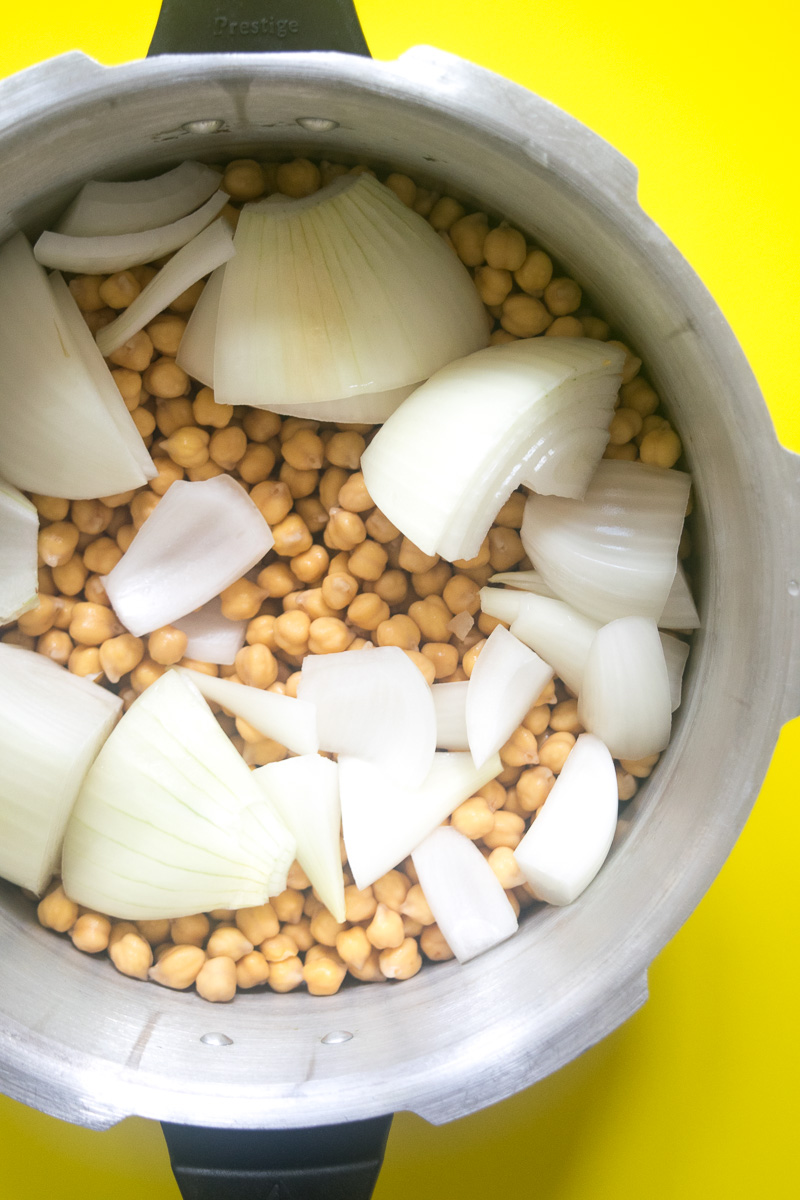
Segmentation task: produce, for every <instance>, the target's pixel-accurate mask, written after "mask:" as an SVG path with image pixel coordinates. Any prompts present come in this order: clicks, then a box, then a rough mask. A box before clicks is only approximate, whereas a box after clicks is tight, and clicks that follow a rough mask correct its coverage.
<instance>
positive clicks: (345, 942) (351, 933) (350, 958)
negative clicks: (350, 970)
mask: <svg viewBox="0 0 800 1200" xmlns="http://www.w3.org/2000/svg"><path fill="white" fill-rule="evenodd" d="M336 951H337V953H338V955H339V957H340V958H341V960H342V962H344V963H345V964H346V965H347V966H348V967H350V966H353V967H358V968H361V967H363V966H364V964H365V963H366V961H367V959H368V958H369V956H370V954H371V953H372V943H371V942H370V940H369V938H368V937H367V935H366V933H365V932H364V930H363V928H362V927H361V926H360V925H354V926H352V928H350V929H343V930H342V931H341V933H339V934H337V935H336Z"/></svg>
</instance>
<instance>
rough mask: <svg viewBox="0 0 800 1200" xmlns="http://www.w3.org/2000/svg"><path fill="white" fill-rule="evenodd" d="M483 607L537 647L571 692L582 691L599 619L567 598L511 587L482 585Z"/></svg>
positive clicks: (528, 642)
mask: <svg viewBox="0 0 800 1200" xmlns="http://www.w3.org/2000/svg"><path fill="white" fill-rule="evenodd" d="M481 608H482V609H483V611H484V612H485V613H488V614H489V616H491V617H498V618H499V619H500V620H501V621H508V622H509V623H510V625H511V633H513V635H514V637H516V638H519V640H520V641H521V642H524V643H525V645H526V646H530V648H531V649H532V650H535V651H536V653H537V654H538V655H539V656H540V657H541V658H543V659H544V661H545V662H547V663H549V664H550V666H551V667H552V668H553V670H554V671H555V673H556V675H558V677H559V679H563V681H564V683H565V684H566V685H567V687H568V688H569V689H570V691H572V692H574V693H575V694H576V695H577V694H578V692H579V691H580V690H581V684H582V682H583V672H584V668H585V666H586V659H587V657H588V654H589V650H590V648H591V645H592V642H593V641H594V638H595V634H596V633H597V631H598V629H599V628H600V624H599V622H597V621H593V620H592V619H591V617H585V616H584V615H583V614H582V613H579V612H576V611H575V609H574V608H572V607H571V606H570V605H569V604H565V603H564V601H563V600H553V599H551V598H550V597H549V596H540V595H537V594H536V593H533V592H515V591H512V590H511V589H509V588H489V587H485V588H481ZM481 657H483V654H481ZM478 661H479V662H480V659H478Z"/></svg>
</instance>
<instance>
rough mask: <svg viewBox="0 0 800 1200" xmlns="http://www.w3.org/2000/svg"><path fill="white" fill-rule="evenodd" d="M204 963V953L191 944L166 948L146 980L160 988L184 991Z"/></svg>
mask: <svg viewBox="0 0 800 1200" xmlns="http://www.w3.org/2000/svg"><path fill="white" fill-rule="evenodd" d="M205 961H206V952H205V950H203V949H202V947H201V946H195V945H192V944H187V945H176V946H168V947H167V949H166V950H165V951H164V953H163V954H161V955H160V957H159V958H158V961H157V962H156V964H155V966H154V967H151V968H150V971H149V972H148V978H150V979H152V980H154V982H155V983H160V984H161V985H162V987H168V988H173V989H174V990H175V991H179V992H182V991H185V990H186V988H190V987H191V986H192V984H193V983H194V981H195V980H196V979H197V976H198V975H199V974H200V971H201V969H202V967H203V965H204V964H205Z"/></svg>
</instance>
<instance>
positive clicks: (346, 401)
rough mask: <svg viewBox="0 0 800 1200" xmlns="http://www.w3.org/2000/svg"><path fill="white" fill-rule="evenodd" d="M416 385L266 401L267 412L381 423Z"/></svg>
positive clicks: (322, 418) (349, 422)
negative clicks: (308, 400)
mask: <svg viewBox="0 0 800 1200" xmlns="http://www.w3.org/2000/svg"><path fill="white" fill-rule="evenodd" d="M418 387H419V383H409V384H406V385H405V386H404V387H399V388H391V389H390V390H389V391H387V392H363V393H362V394H360V395H358V396H343V397H342V398H341V399H339V400H321V401H319V402H318V403H317V404H281V403H280V401H276V402H275V403H273V404H271V405H270V412H276V413H281V415H283V416H289V417H305V418H306V419H309V420H312V421H336V422H337V423H338V424H341V425H346V424H350V425H382V424H383V422H384V421H388V419H389V417H390V416H391V415H392V413H393V412H395V411H396V410H397V409H398V408H399V407H400V405H401V404H402V403H403V401H404V400H406V399H407V398H408V397H409V396H410V395H411V393H412V392H413V391H414V390H415V389H416V388H418Z"/></svg>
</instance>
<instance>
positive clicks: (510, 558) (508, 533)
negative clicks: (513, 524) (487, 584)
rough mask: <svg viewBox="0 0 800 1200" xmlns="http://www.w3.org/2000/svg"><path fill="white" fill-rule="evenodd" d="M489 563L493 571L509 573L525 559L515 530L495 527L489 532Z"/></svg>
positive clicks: (499, 526) (501, 526)
mask: <svg viewBox="0 0 800 1200" xmlns="http://www.w3.org/2000/svg"><path fill="white" fill-rule="evenodd" d="M488 537H489V562H490V563H491V565H492V568H493V570H495V571H510V570H511V568H512V567H515V566H516V565H517V563H519V562H521V561H522V559H523V558H524V557H525V547H524V546H523V545H522V540H521V538H520V536H519V534H518V533H517V531H516V529H511V528H509V527H508V526H504V525H495V526H493V527H492V528H491V529H490V530H489V535H488Z"/></svg>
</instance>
